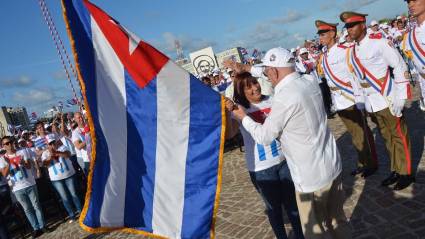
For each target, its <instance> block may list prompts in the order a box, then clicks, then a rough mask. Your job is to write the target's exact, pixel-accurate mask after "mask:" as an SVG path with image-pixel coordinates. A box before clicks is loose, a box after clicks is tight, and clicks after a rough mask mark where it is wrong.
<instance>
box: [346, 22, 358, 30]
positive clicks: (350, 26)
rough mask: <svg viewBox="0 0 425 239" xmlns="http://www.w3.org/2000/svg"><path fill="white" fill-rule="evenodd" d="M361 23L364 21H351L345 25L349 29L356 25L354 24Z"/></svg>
mask: <svg viewBox="0 0 425 239" xmlns="http://www.w3.org/2000/svg"><path fill="white" fill-rule="evenodd" d="M360 23H362V22H351V23H346V24H345V26H344V27H345V28H347V29H349V28H352V27H354V26H357V25H359V24H360Z"/></svg>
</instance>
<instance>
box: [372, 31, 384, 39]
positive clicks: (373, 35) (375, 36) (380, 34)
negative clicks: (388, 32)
mask: <svg viewBox="0 0 425 239" xmlns="http://www.w3.org/2000/svg"><path fill="white" fill-rule="evenodd" d="M369 38H370V39H382V33H380V32H379V33H372V34H369Z"/></svg>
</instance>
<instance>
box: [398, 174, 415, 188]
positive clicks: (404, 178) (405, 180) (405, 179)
mask: <svg viewBox="0 0 425 239" xmlns="http://www.w3.org/2000/svg"><path fill="white" fill-rule="evenodd" d="M413 182H415V178H414V177H412V176H410V175H400V178H399V179H398V181H397V184H396V185H395V186H394V191H399V190H403V189H405V188H407V187H409V186H410V184H412V183H413Z"/></svg>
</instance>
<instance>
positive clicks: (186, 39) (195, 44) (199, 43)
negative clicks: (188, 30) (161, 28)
mask: <svg viewBox="0 0 425 239" xmlns="http://www.w3.org/2000/svg"><path fill="white" fill-rule="evenodd" d="M176 40H178V41H179V42H180V45H181V46H182V48H183V51H184V53H185V54H187V53H189V52H192V51H196V50H199V49H201V48H204V47H207V46H216V45H217V43H216V42H214V41H211V40H208V39H204V38H197V37H191V36H188V35H184V34H181V35H178V36H176V35H175V34H173V33H171V32H164V33H163V34H162V39H161V40H152V41H148V42H150V43H151V44H152V45H153V46H155V47H156V48H158V49H159V50H160V51H162V52H163V53H165V54H167V55H175V52H176V49H175V41H176Z"/></svg>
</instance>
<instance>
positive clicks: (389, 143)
mask: <svg viewBox="0 0 425 239" xmlns="http://www.w3.org/2000/svg"><path fill="white" fill-rule="evenodd" d="M366 16H367V15H366V14H360V13H355V12H343V13H342V14H341V15H340V18H341V20H342V21H343V22H344V23H345V27H346V28H347V30H348V34H349V35H350V37H351V38H352V39H353V40H354V41H355V44H354V45H353V47H352V48H350V50H349V55H348V56H347V58H348V59H349V67H350V70H351V71H352V72H353V74H355V75H356V79H357V82H358V86H359V87H358V89H359V90H360V91H361V93H359V95H363V97H362V98H363V99H360V98H358V102H359V103H361V102H363V103H364V106H365V109H366V111H367V112H368V113H369V115H370V116H371V118H372V120H373V121H374V122H375V123H376V124H377V126H378V128H379V131H380V132H381V135H382V137H383V138H384V140H385V145H386V148H387V151H388V153H389V156H390V161H391V174H390V176H389V177H388V178H386V179H385V180H384V181H382V185H383V186H389V185H392V184H395V183H396V185H395V186H394V190H402V189H404V188H406V187H408V186H409V185H410V184H411V183H412V182H413V181H414V177H413V176H412V162H411V160H412V159H411V150H410V140H409V135H408V129H407V125H406V122H405V120H404V117H403V116H402V110H403V108H404V104H405V102H406V100H407V99H409V98H410V97H411V94H410V84H409V74H408V72H407V66H406V64H405V62H404V61H403V58H402V57H401V55H400V54H399V52H398V51H397V50H396V49H395V48H394V46H393V45H392V43H390V42H389V41H388V40H386V39H384V38H383V37H382V34H374V35H369V34H367V27H366ZM390 68H392V71H393V74H394V78H393V77H391V74H390ZM353 88H356V87H353Z"/></svg>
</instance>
